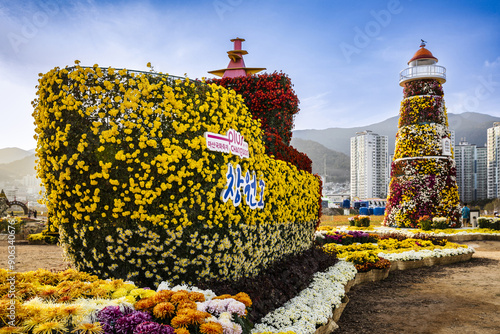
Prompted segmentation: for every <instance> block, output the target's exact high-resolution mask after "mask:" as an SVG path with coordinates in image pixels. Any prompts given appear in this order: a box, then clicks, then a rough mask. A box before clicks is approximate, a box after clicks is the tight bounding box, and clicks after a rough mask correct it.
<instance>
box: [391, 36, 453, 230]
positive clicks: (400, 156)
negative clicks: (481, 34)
mask: <svg viewBox="0 0 500 334" xmlns="http://www.w3.org/2000/svg"><path fill="white" fill-rule="evenodd" d="M436 63H437V58H435V57H434V56H433V55H432V53H431V52H430V51H429V50H427V49H426V48H425V42H423V41H422V44H421V45H420V49H419V50H418V51H417V52H416V53H415V55H414V56H413V58H412V59H410V61H409V62H408V64H409V67H408V68H407V69H405V70H403V71H401V73H400V82H399V84H400V85H401V86H402V87H403V88H404V90H403V92H404V99H403V101H402V102H401V108H400V117H399V124H398V133H397V135H396V149H395V152H394V158H393V162H392V165H391V181H390V184H389V194H388V196H387V207H386V211H385V218H384V223H385V224H386V225H389V226H397V227H417V221H418V219H419V218H421V217H424V216H428V217H430V218H431V219H432V218H433V217H447V219H448V223H449V224H450V226H455V225H456V223H457V222H458V219H459V206H458V203H459V198H458V190H457V183H456V167H455V161H454V159H453V149H452V146H451V133H450V131H449V129H448V117H447V114H446V108H445V105H444V99H443V89H442V84H443V83H444V82H445V81H446V69H445V68H444V67H443V66H439V65H436Z"/></svg>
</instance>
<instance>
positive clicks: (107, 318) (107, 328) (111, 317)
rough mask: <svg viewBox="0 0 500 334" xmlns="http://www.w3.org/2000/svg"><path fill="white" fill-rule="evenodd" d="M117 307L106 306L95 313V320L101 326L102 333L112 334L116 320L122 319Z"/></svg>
mask: <svg viewBox="0 0 500 334" xmlns="http://www.w3.org/2000/svg"><path fill="white" fill-rule="evenodd" d="M123 315H124V314H123V313H122V311H121V310H120V307H119V306H106V307H105V308H103V309H102V310H100V311H99V312H98V313H97V319H98V320H99V322H100V323H101V325H102V329H103V331H104V333H106V334H107V333H113V326H114V323H115V322H116V320H118V319H119V318H121V317H123Z"/></svg>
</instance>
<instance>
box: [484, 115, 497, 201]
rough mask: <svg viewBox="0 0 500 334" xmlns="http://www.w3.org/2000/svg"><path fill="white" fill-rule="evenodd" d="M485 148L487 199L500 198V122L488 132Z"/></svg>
mask: <svg viewBox="0 0 500 334" xmlns="http://www.w3.org/2000/svg"><path fill="white" fill-rule="evenodd" d="M487 131H488V139H487V143H486V147H487V150H488V153H487V158H486V159H487V161H488V162H487V163H488V185H487V188H488V198H498V197H500V122H495V123H493V127H492V128H489V129H488V130H487Z"/></svg>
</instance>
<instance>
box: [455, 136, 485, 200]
mask: <svg viewBox="0 0 500 334" xmlns="http://www.w3.org/2000/svg"><path fill="white" fill-rule="evenodd" d="M455 162H456V166H457V186H458V194H459V196H460V200H461V201H462V203H468V202H472V201H477V200H481V199H486V196H487V193H486V180H487V176H486V175H487V174H486V166H487V164H486V148H485V147H477V146H476V145H474V144H469V143H468V142H466V141H465V140H463V141H460V143H459V144H458V146H456V148H455Z"/></svg>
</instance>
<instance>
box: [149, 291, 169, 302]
mask: <svg viewBox="0 0 500 334" xmlns="http://www.w3.org/2000/svg"><path fill="white" fill-rule="evenodd" d="M173 294H174V292H173V291H170V290H161V291H159V292H157V293H156V295H154V296H153V297H152V298H153V300H154V301H155V302H156V303H157V304H159V303H162V302H169V301H170V297H172V295H173Z"/></svg>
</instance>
